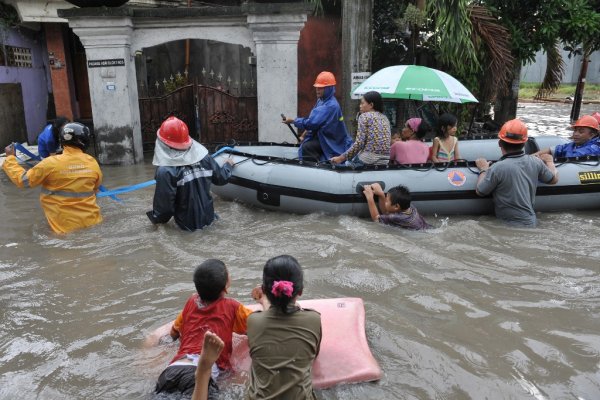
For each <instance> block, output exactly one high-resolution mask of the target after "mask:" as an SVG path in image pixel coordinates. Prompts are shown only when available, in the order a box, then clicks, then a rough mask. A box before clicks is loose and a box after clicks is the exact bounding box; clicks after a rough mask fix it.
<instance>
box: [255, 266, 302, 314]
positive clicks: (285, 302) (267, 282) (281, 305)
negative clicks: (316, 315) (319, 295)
mask: <svg viewBox="0 0 600 400" xmlns="http://www.w3.org/2000/svg"><path fill="white" fill-rule="evenodd" d="M303 280H304V274H303V272H302V268H301V267H300V264H299V263H298V261H297V260H296V259H295V258H294V257H292V256H288V255H281V256H277V257H273V258H271V259H270V260H268V261H267V263H266V264H265V267H264V268H263V284H262V290H263V293H264V294H265V295H266V296H267V299H269V302H270V303H271V306H272V307H276V308H278V309H279V310H281V311H282V312H283V313H285V314H289V313H291V312H293V310H290V308H289V305H290V302H291V301H292V299H293V298H294V297H295V296H296V295H298V294H300V293H301V292H302V289H303V288H304V282H303ZM275 281H288V282H291V283H292V284H293V291H292V293H291V295H289V296H288V295H286V294H284V293H281V294H280V295H279V296H275V294H273V292H272V290H273V284H274V283H275Z"/></svg>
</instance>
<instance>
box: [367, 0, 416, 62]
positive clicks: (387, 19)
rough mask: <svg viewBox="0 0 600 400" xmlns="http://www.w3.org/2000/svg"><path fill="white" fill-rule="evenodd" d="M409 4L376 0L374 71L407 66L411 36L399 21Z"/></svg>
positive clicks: (399, 0)
mask: <svg viewBox="0 0 600 400" xmlns="http://www.w3.org/2000/svg"><path fill="white" fill-rule="evenodd" d="M407 5H408V3H407V2H406V1H401V0H374V3H373V54H372V65H373V70H374V71H377V70H379V69H381V68H384V67H387V66H390V65H398V64H406V63H409V62H408V49H409V35H408V34H407V32H406V26H400V25H399V24H398V22H397V21H398V20H399V19H400V18H402V17H403V16H404V11H405V10H406V6H407Z"/></svg>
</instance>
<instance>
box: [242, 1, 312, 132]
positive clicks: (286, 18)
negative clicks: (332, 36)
mask: <svg viewBox="0 0 600 400" xmlns="http://www.w3.org/2000/svg"><path fill="white" fill-rule="evenodd" d="M305 22H306V11H302V12H297V13H290V14H271V15H268V14H266V15H265V14H249V15H248V27H249V28H250V30H251V31H252V35H253V38H254V42H255V43H256V82H257V85H256V96H257V101H258V140H259V141H263V142H282V141H287V142H294V141H295V139H294V138H293V137H292V134H291V132H290V131H289V129H288V128H287V127H286V126H285V125H283V124H282V123H281V116H280V114H282V113H283V114H285V115H286V116H287V117H290V118H295V117H296V116H297V113H298V40H299V39H300V31H301V30H302V28H303V27H304V23H305Z"/></svg>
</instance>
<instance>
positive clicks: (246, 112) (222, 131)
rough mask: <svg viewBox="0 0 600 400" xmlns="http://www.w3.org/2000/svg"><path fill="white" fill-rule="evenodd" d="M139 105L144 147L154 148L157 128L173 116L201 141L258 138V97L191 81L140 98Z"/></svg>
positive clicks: (211, 141) (255, 139)
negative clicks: (236, 94)
mask: <svg viewBox="0 0 600 400" xmlns="http://www.w3.org/2000/svg"><path fill="white" fill-rule="evenodd" d="M139 106H140V121H141V125H142V138H143V141H144V150H151V149H153V148H154V142H155V140H156V131H157V130H158V128H159V127H160V124H161V123H162V121H164V120H165V119H166V118H167V117H168V116H169V115H174V116H176V117H178V118H180V119H181V120H183V121H184V122H185V123H186V124H187V126H188V128H189V130H190V135H191V136H192V137H193V138H194V139H196V140H197V141H199V142H201V143H205V144H212V143H226V142H229V141H230V140H232V139H233V140H236V141H257V140H258V122H257V119H258V118H257V116H258V109H257V103H256V96H234V95H232V94H230V93H227V92H226V91H224V90H221V89H219V88H215V87H209V86H204V85H200V84H189V85H185V86H181V87H179V88H177V89H175V90H174V91H172V92H170V93H168V94H165V95H163V96H158V97H140V99H139Z"/></svg>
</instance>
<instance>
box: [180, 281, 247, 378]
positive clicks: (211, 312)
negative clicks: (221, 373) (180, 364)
mask: <svg viewBox="0 0 600 400" xmlns="http://www.w3.org/2000/svg"><path fill="white" fill-rule="evenodd" d="M251 313H252V310H250V309H249V308H246V307H244V306H243V305H242V304H241V303H240V302H238V301H236V300H233V299H229V298H226V297H221V298H220V299H218V300H216V301H214V302H212V303H210V304H209V305H204V304H202V303H201V302H200V297H199V296H198V294H197V293H195V294H193V295H192V296H190V298H189V299H188V301H187V302H186V303H185V306H184V307H183V310H182V311H181V312H180V313H179V315H178V316H177V319H175V322H174V323H173V327H172V328H171V329H172V330H174V331H177V332H179V340H180V343H179V350H178V351H177V354H176V355H175V357H174V358H173V360H171V362H174V361H176V360H179V359H180V358H182V357H185V355H186V354H200V353H201V351H202V341H203V337H204V333H205V332H206V331H207V330H209V329H210V330H211V331H212V332H214V333H216V334H217V335H218V336H219V337H220V338H221V340H223V342H225V347H224V348H223V351H222V352H221V355H220V356H219V358H218V359H217V366H218V367H219V368H220V369H231V363H230V362H229V358H230V357H231V351H232V343H231V342H232V337H233V332H235V333H238V334H246V330H247V325H246V321H247V319H248V315H250V314H251Z"/></svg>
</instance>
